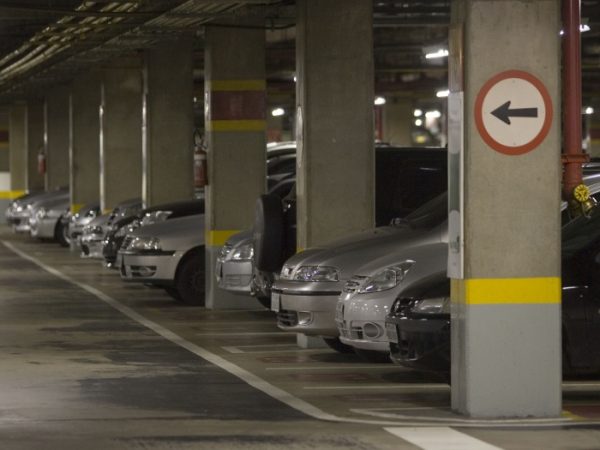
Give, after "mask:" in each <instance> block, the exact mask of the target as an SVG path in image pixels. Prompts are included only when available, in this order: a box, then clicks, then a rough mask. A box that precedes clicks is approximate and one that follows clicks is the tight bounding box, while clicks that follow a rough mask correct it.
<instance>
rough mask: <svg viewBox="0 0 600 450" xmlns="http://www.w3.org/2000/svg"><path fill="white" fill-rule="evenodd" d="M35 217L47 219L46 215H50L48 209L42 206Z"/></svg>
mask: <svg viewBox="0 0 600 450" xmlns="http://www.w3.org/2000/svg"><path fill="white" fill-rule="evenodd" d="M35 217H37V218H38V219H45V218H46V217H48V211H46V208H40V209H38V210H37V212H36V213H35Z"/></svg>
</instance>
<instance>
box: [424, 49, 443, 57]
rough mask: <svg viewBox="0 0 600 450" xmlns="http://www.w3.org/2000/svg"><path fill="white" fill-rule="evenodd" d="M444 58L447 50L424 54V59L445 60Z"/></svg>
mask: <svg viewBox="0 0 600 450" xmlns="http://www.w3.org/2000/svg"><path fill="white" fill-rule="evenodd" d="M446 56H448V50H446V49H445V48H440V49H438V50H436V51H435V52H431V53H425V59H436V58H445V57H446Z"/></svg>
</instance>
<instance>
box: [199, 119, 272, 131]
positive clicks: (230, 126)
mask: <svg viewBox="0 0 600 450" xmlns="http://www.w3.org/2000/svg"><path fill="white" fill-rule="evenodd" d="M207 129H208V131H265V130H266V129H267V121H266V120H211V121H210V122H208V127H207Z"/></svg>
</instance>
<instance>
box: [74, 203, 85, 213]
mask: <svg viewBox="0 0 600 450" xmlns="http://www.w3.org/2000/svg"><path fill="white" fill-rule="evenodd" d="M83 206H84V203H73V204H72V205H71V214H77V213H78V212H79V210H80V209H81V208H83Z"/></svg>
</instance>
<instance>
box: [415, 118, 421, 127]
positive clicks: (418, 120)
mask: <svg viewBox="0 0 600 450" xmlns="http://www.w3.org/2000/svg"><path fill="white" fill-rule="evenodd" d="M415 125H416V126H418V127H420V126H421V125H423V121H422V120H421V119H417V120H415Z"/></svg>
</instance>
